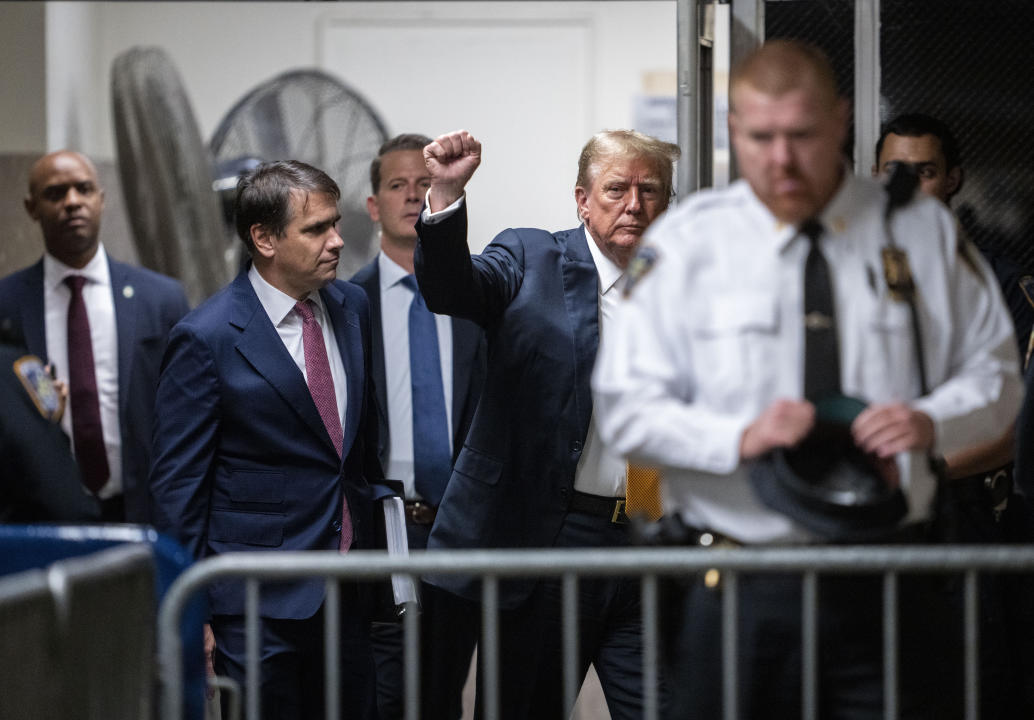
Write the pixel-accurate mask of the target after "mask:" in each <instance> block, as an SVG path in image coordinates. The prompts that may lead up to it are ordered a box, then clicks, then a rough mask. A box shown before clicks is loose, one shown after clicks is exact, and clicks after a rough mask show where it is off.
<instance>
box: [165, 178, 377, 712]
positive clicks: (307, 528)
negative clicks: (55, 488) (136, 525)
mask: <svg viewBox="0 0 1034 720" xmlns="http://www.w3.org/2000/svg"><path fill="white" fill-rule="evenodd" d="M339 197H340V192H339V190H338V186H337V184H336V183H335V182H334V181H333V180H332V179H331V178H330V177H328V176H327V175H326V174H325V173H323V172H322V171H320V170H317V169H316V168H313V167H311V166H309V165H306V164H304V163H300V162H296V161H287V162H274V163H269V164H266V165H262V166H260V167H259V168H257V169H256V170H255V171H253V172H252V173H250V174H248V175H246V176H244V177H242V178H241V180H240V181H239V183H238V186H237V201H236V223H237V232H238V235H239V236H240V237H241V239H242V240H243V242H244V243H245V245H246V246H247V248H248V250H249V252H250V253H251V258H252V262H251V264H250V267H249V268H246V269H245V270H243V271H242V272H241V273H240V274H239V275H238V276H237V278H236V279H235V280H234V281H233V282H232V283H231V284H230V285H229V286H227V287H226V288H224V289H223V290H221V291H220V292H218V293H217V294H216V295H214V296H213V297H212V298H210V299H209V300H208V301H207V302H205V303H204V304H202V305H201V306H200V307H198V308H197V309H196V310H195V311H194V312H192V313H190V314H189V315H187V317H185V318H184V319H183V320H182V321H181V322H180V323H179V324H178V325H176V327H175V328H173V331H172V333H171V335H170V338H169V347H168V350H167V351H166V354H165V360H164V362H163V365H162V373H161V378H160V381H159V384H158V397H157V400H156V410H157V413H156V428H155V434H154V469H153V471H152V473H151V491H152V494H153V496H154V503H155V516H156V521H155V524H156V525H157V526H158V528H159V529H161V530H164V531H166V532H168V533H170V534H171V535H173V536H174V537H176V538H178V539H179V540H180V541H181V542H183V543H184V544H185V545H186V547H187V548H188V549H189V550H190V551H191V552H192V553H193V555H194V556H195V557H197V558H204V557H209V556H212V555H217V554H220V553H224V552H237V551H256V550H272V549H281V550H285V551H286V550H340V551H341V552H346V551H348V550H350V549H358V548H370V547H372V546H373V542H374V528H373V517H374V516H373V511H374V501H375V500H377V499H379V497H381V496H382V493H381V491H383V490H384V488H383V487H382V486H380V485H374V483H378V482H380V481H381V480H382V473H381V469H380V465H379V464H378V462H377V439H376V431H377V426H376V415H375V412H376V411H375V409H374V401H373V397H372V391H371V390H370V373H369V347H370V317H369V305H368V303H367V300H366V296H365V294H364V293H363V291H362V290H361V289H359V288H358V287H356V286H355V285H352V284H350V283H346V282H341V281H337V280H336V279H335V277H336V273H337V265H338V254H339V253H340V251H341V247H342V244H343V243H342V241H341V236H340V235H339V234H338V232H337V229H336V228H337V223H338V221H339V220H340V217H341V216H340V213H339V212H338V209H337V201H338V199H339ZM324 589H325V586H324V582H323V581H322V580H321V579H312V580H304V581H298V582H290V583H276V584H266V585H264V586H263V588H262V594H261V603H260V608H259V612H260V615H261V617H262V635H261V640H260V642H261V659H260V666H261V670H260V680H261V690H260V692H261V702H262V717H264V718H301V717H322V716H323V699H324V692H325V690H324V687H323V684H324V671H323V668H322V664H323V657H324V648H323V624H324V620H323V618H324V612H323V605H324V594H325V592H324ZM208 598H209V608H210V612H211V630H210V631H209V632H206V645H207V646H209V647H210V646H211V644H212V642H213V640H214V644H215V658H214V669H215V671H216V672H218V673H219V674H220V675H228V676H230V677H232V678H234V679H236V680H237V681H239V682H243V681H244V675H245V639H244V617H243V613H244V592H243V586H242V584H241V583H240V582H239V581H224V582H218V583H215V584H213V585H211V586H210V587H209V591H208ZM341 598H342V599H341V644H340V648H339V650H340V658H341V663H340V665H341V667H340V671H341V672H340V688H341V692H342V708H344V709H345V710H346V711H347V712H348V717H350V718H367V717H371V718H372V717H376V709H375V702H374V679H373V660H372V655H371V653H370V647H369V633H368V621H367V610H368V608H366V607H365V605H364V603H363V602H362V598H361V596H360V591H359V587H358V586H356V585H353V584H345V585H343V586H342V592H341Z"/></svg>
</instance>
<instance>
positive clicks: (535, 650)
mask: <svg viewBox="0 0 1034 720" xmlns="http://www.w3.org/2000/svg"><path fill="white" fill-rule="evenodd" d="M627 528H628V526H627V525H619V524H614V523H611V522H610V521H609V519H606V518H598V517H594V516H590V515H584V514H581V513H568V514H567V516H566V519H565V521H564V525H563V527H562V528H561V531H560V534H559V536H558V538H557V541H556V547H565V548H576V547H621V546H626V545H628V544H629V540H628V529H627ZM561 607H562V594H561V584H560V581H559V580H557V579H553V578H550V579H548V580H543V581H541V582H540V583H539V584H538V585H537V586H536V589H535V591H534V592H533V593H532V595H531V597H530V598H528V600H527V601H525V602H524V603H522V604H521V606H520V607H518V608H516V609H513V610H504V611H502V612H500V616H499V631H500V658H499V686H500V700H499V709H500V714H501V715H502V717H504V718H530V719H533V720H538V719H540V718H542V719H547V720H548V719H549V718H566V717H568V716H569V715H570V711H571V708H570V707H565V706H564V700H563V675H564V671H563V616H562V611H561ZM578 636H579V648H578V653H579V655H578V659H577V661H578V665H577V668H578V677H579V679H581V678H583V677H584V676H585V673H586V672H587V671H588V669H589V664H590V663H591V664H593V665H594V666H595V667H596V673H597V674H598V675H599V678H600V683H601V685H602V686H603V692H604V695H605V696H606V699H607V707H608V709H609V710H610V715H611V717H612V718H614V720H625V719H630V718H636V719H638V718H641V717H642V714H643V678H642V668H643V648H642V619H641V614H640V584H639V581H638V579H624V578H604V579H595V578H592V579H590V578H582V579H581V580H580V581H579V583H578ZM482 675H483V674H482V672H481V667H479V668H478V699H477V710H476V713H475V715H476V716H477V717H481V715H482V711H483V701H484V698H483V684H484V678H483V676H482ZM662 702H663V701H662Z"/></svg>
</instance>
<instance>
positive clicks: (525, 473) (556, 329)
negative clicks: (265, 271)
mask: <svg viewBox="0 0 1034 720" xmlns="http://www.w3.org/2000/svg"><path fill="white" fill-rule="evenodd" d="M677 155H678V148H677V147H675V146H674V145H671V144H669V143H664V142H660V141H658V140H655V139H654V138H650V137H647V136H645V135H642V134H640V133H636V132H630V131H608V132H602V133H599V134H597V135H596V136H594V137H593V138H592V139H591V140H590V141H589V142H588V143H587V144H586V146H585V148H584V149H583V150H582V153H581V157H580V158H579V163H578V178H577V181H576V184H575V189H574V196H575V201H576V204H577V208H578V215H579V217H580V219H581V220H582V225H581V226H579V227H577V228H575V229H573V230H567V231H564V232H557V233H549V232H547V231H545V230H534V229H529V228H524V229H518V230H506V231H504V232H503V233H501V234H499V235H498V236H497V237H496V238H495V240H494V241H493V242H492V243H491V244H490V245H489V246H488V247H487V248H486V249H485V251H484V252H483V253H482V254H481V255H478V256H475V257H473V258H472V257H471V256H470V253H469V250H468V249H467V238H466V235H467V224H466V208H465V199H464V191H463V189H464V187H465V185H466V183H467V181H468V180H469V179H470V177H471V175H472V174H473V173H474V170H475V169H476V168H477V166H478V165H479V164H480V161H481V145H480V143H478V142H477V141H476V140H475V139H474V138H473V137H471V136H470V134H469V133H467V132H465V131H460V132H455V133H451V134H448V135H443V136H441V137H439V138H438V139H436V140H435V141H434V142H433V143H431V144H430V145H428V146H427V148H425V150H424V159H425V162H426V164H427V167H428V170H429V171H430V173H431V186H430V189H429V191H428V193H427V208H426V210H425V211H424V212H423V213H422V215H421V219H420V222H419V223H418V224H417V232H418V234H419V237H420V239H419V241H418V243H417V250H416V256H415V259H416V274H417V278H418V279H419V281H420V291H421V293H422V294H423V296H424V298H425V300H426V301H427V305H428V307H429V308H431V310H433V311H434V312H440V313H445V314H449V315H453V316H459V317H465V318H468V319H470V320H473V321H474V322H476V323H478V324H479V325H481V326H482V327H483V328H484V329H485V335H486V337H487V338H488V370H487V375H486V379H485V385H484V388H483V390H482V395H481V402H480V405H479V406H478V411H477V414H476V416H475V417H474V420H473V423H472V424H471V428H470V432H469V433H468V436H467V439H466V443H465V445H464V447H463V449H462V450H461V451H460V454H459V457H458V458H457V460H456V463H455V468H454V470H453V474H452V478H451V479H450V481H449V486H448V489H447V490H446V493H445V497H444V499H443V500H442V503H441V506H440V507H439V510H438V517H437V519H436V521H435V526H434V529H433V530H432V532H431V538H430V541H429V543H428V547H429V548H439V547H446V548H484V547H497V548H535V547H610V546H622V545H627V544H628V532H627V530H628V526H627V525H626V524H625V516H624V513H623V511H622V510H623V507H624V500H625V477H626V466H625V463H624V461H622V460H621V459H620V458H616V457H614V456H612V455H611V454H610V453H608V452H607V451H606V449H605V448H603V446H602V443H601V442H600V440H599V437H598V436H597V434H596V429H595V425H594V423H593V420H592V417H593V410H592V397H591V394H590V390H589V378H590V376H591V374H592V368H593V364H594V362H595V359H596V350H597V346H598V344H599V337H600V334H601V333H606V331H607V327H608V323H609V319H610V316H611V313H612V311H613V307H614V304H615V303H616V302H617V301H618V295H619V294H620V289H619V288H618V287H616V284H617V282H618V280H619V279H620V277H621V276H622V274H623V272H624V270H625V268H626V266H627V265H628V262H629V260H630V259H631V258H632V255H633V254H634V253H635V250H636V248H637V246H638V244H639V239H640V237H641V236H642V233H643V232H644V231H645V229H646V227H647V226H648V225H649V224H650V222H652V221H653V220H654V218H656V217H657V216H658V215H659V214H660V213H661V212H663V211H664V209H665V208H666V207H667V205H668V200H669V197H670V195H671V188H672V180H671V178H672V162H673V160H674V158H675V157H677ZM435 582H437V583H439V584H440V585H441V586H442V587H444V588H446V589H448V590H451V591H453V592H455V593H457V594H459V595H461V596H463V597H467V598H469V599H472V600H476V599H478V598H479V591H478V587H477V584H476V583H475V582H474V581H473V580H471V579H470V578H463V577H443V578H440V579H438V578H436V579H435ZM499 600H500V604H501V605H502V606H503V608H505V610H504V616H503V617H502V618H501V621H500V630H501V634H502V637H501V648H500V661H501V670H500V678H499V679H500V682H501V693H502V695H501V699H500V707H501V708H502V710H503V712H504V714H505V716H506V717H515V718H517V717H528V718H541V717H559V716H561V715H563V716H566V715H567V714H568V713H569V712H570V708H567V707H564V703H563V700H562V697H561V696H562V688H561V678H562V672H561V662H560V654H561V651H560V637H561V635H562V633H561V629H560V595H559V584H558V583H557V582H555V581H548V582H535V581H534V580H528V581H520V582H513V583H504V584H502V585H501V587H500V593H499ZM578 607H579V630H580V657H579V663H580V666H579V669H580V671H581V672H582V673H584V672H585V671H586V670H587V668H588V666H589V663H590V662H591V663H592V664H593V665H594V666H595V667H596V671H597V673H598V674H599V676H600V681H601V682H602V685H603V690H604V693H605V695H606V697H607V704H608V707H609V709H610V713H611V716H612V717H614V718H633V717H634V718H638V717H640V716H641V715H642V702H643V687H642V672H641V669H642V637H641V629H640V628H641V620H640V612H639V585H638V583H637V582H634V581H625V580H611V579H607V580H589V581H583V582H582V583H580V585H579V597H578ZM480 689H481V683H480V682H479V691H480ZM481 696H482V693H480V692H479V704H480V703H481V702H482V701H483V698H482V697H481Z"/></svg>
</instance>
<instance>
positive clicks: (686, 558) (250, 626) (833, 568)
mask: <svg viewBox="0 0 1034 720" xmlns="http://www.w3.org/2000/svg"><path fill="white" fill-rule="evenodd" d="M709 569H718V570H719V571H720V572H721V573H722V578H723V580H722V582H723V586H724V592H723V594H722V632H723V647H722V653H723V663H724V675H723V690H722V693H723V717H724V718H725V720H735V719H736V718H737V716H738V708H737V672H736V663H735V662H732V660H734V659H735V656H736V643H737V628H736V623H735V622H734V619H735V618H736V616H737V598H736V587H737V584H736V583H737V579H738V576H739V575H740V574H741V573H744V572H750V573H800V574H801V576H802V589H803V594H802V605H803V607H802V620H803V622H802V640H803V643H804V655H803V677H802V681H803V693H804V706H803V717H804V718H806V719H807V720H812V719H814V718H816V717H818V705H817V672H818V652H817V647H816V638H817V614H818V610H817V608H818V576H819V575H820V574H822V575H826V574H831V575H835V574H851V575H864V574H876V575H882V576H883V602H884V613H883V637H884V648H883V652H884V684H885V692H884V717H885V718H887V719H888V720H893V719H895V718H897V717H898V703H899V697H898V693H897V676H898V661H897V654H898V625H897V613H896V607H897V598H898V576H899V575H901V574H911V573H959V574H961V575H962V576H963V578H964V584H963V588H964V590H963V592H964V605H963V613H964V633H965V658H964V662H965V680H966V695H965V717H966V718H967V720H976V718H978V716H979V677H978V662H977V658H978V647H979V645H978V643H979V630H978V623H977V610H978V608H977V605H978V585H977V579H978V574H979V573H981V572H988V571H991V572H994V571H1005V572H1030V571H1034V547H1017V546H987V545H984V546H917V545H905V546H900V545H896V546H859V547H792V548H730V549H725V548H722V549H690V548H685V549H683V548H679V549H667V548H629V549H603V550H601V549H586V550H552V549H549V550H525V551H501V550H500V551H490V550H484V551H449V552H445V551H435V552H430V553H428V552H414V553H413V554H412V555H410V556H409V557H406V558H397V557H396V558H393V557H389V556H388V555H387V554H386V553H382V552H372V551H358V552H352V553H349V554H347V555H344V556H342V555H338V554H336V553H331V552H327V553H322V552H320V553H297V552H261V553H259V552H255V553H233V554H226V555H222V556H219V557H215V558H211V559H208V560H204V561H202V562H200V563H198V564H197V565H195V566H193V567H192V568H190V569H189V570H187V571H186V572H185V573H184V574H183V575H182V576H180V578H179V579H178V580H177V581H176V583H175V584H174V585H173V586H172V587H171V588H170V589H169V591H168V593H167V595H166V596H165V600H164V602H163V603H162V605H161V608H160V612H159V627H158V630H159V635H158V640H159V662H160V676H161V681H162V687H163V696H162V718H163V720H179V718H182V707H183V698H182V697H181V696H180V693H179V692H178V688H181V687H182V677H181V672H182V670H181V668H182V663H181V654H182V648H181V644H180V643H181V639H180V633H179V618H180V613H181V611H182V608H183V606H184V604H185V603H186V602H187V601H188V600H189V599H190V598H191V597H192V596H193V594H194V593H197V592H199V591H201V590H202V589H204V588H205V587H206V586H207V585H208V584H209V583H211V582H212V581H214V580H216V579H225V578H241V579H244V580H245V583H246V609H245V613H246V619H245V626H246V632H247V641H246V647H247V657H248V660H247V666H246V683H245V685H246V687H245V708H246V715H247V717H249V718H251V719H252V720H254V719H255V718H258V717H260V716H261V715H260V706H259V705H260V704H259V683H258V682H257V678H258V677H259V661H258V656H259V655H258V649H259V623H260V618H259V614H258V608H259V596H260V582H261V580H278V581H283V580H290V579H298V578H304V577H312V576H323V577H325V578H326V582H327V585H326V590H327V599H326V602H325V603H324V609H325V613H326V619H325V632H326V637H327V638H336V637H337V633H338V630H339V627H340V620H339V609H338V602H337V600H338V597H339V588H338V583H339V582H340V581H342V580H351V581H371V580H378V579H386V578H387V577H388V576H389V575H391V574H393V573H401V574H408V575H411V576H428V575H477V576H480V577H481V578H482V608H483V618H482V635H481V642H480V645H479V650H478V653H479V656H480V662H481V663H482V670H483V676H484V695H485V697H484V700H485V702H484V710H485V712H484V715H485V717H486V718H488V719H489V720H494V719H495V718H498V717H499V715H500V713H499V682H498V681H499V618H498V584H499V581H500V579H503V578H514V577H528V576H536V577H559V578H561V579H562V586H563V602H562V607H563V614H564V618H563V622H564V633H563V651H564V683H565V688H564V697H565V699H566V700H567V701H569V703H570V704H573V699H574V697H575V696H576V695H577V692H578V688H579V686H580V684H581V680H582V679H581V678H580V677H578V673H577V660H576V656H577V652H576V650H577V623H576V602H575V600H574V598H575V593H576V590H577V582H578V578H580V577H601V576H612V577H617V576H622V577H636V576H638V577H640V578H641V581H642V617H643V647H644V651H643V677H644V693H645V698H644V708H643V710H644V717H645V718H646V719H647V720H655V719H656V718H657V717H658V712H659V705H658V692H657V677H658V638H659V635H658V604H657V600H658V579H659V578H661V577H687V576H689V575H691V574H695V573H700V572H704V571H707V570H709ZM888 610H889V611H888ZM419 623H420V617H419V614H417V613H407V614H406V615H405V617H404V625H405V632H406V643H405V650H404V652H405V680H404V682H405V692H406V697H407V699H408V702H407V706H406V718H407V720H416V719H417V718H418V717H419V715H418V713H419V702H418V693H419V684H420V683H419V657H418V655H419V650H418V637H419V635H418V633H419ZM325 645H326V657H325V661H326V672H327V682H326V693H327V696H326V713H327V715H326V716H327V717H338V716H339V711H340V692H339V688H338V687H337V683H336V681H335V680H334V678H335V677H336V675H335V672H336V667H337V662H338V659H339V658H338V657H337V652H338V651H337V647H338V646H337V643H336V642H326V643H325ZM169 688H172V689H174V690H173V691H169Z"/></svg>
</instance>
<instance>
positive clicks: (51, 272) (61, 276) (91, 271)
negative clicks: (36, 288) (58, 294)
mask: <svg viewBox="0 0 1034 720" xmlns="http://www.w3.org/2000/svg"><path fill="white" fill-rule="evenodd" d="M69 275H82V276H83V277H85V278H86V280H87V282H89V283H96V284H98V285H110V284H111V273H110V272H109V269H108V255H107V253H106V252H104V245H103V243H98V245H97V252H96V253H94V256H93V257H92V258H91V259H90V262H88V263H86V266H85V267H83V268H74V267H70V266H68V265H65V264H64V263H63V262H61V261H60V260H58V259H57V258H56V257H54V256H53V255H51V254H50V253H48V252H45V253H43V285H44V287H47V288H51V289H53V288H55V287H57V286H58V285H60V284H62V283H63V282H64V281H65V278H66V277H68V276H69Z"/></svg>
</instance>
